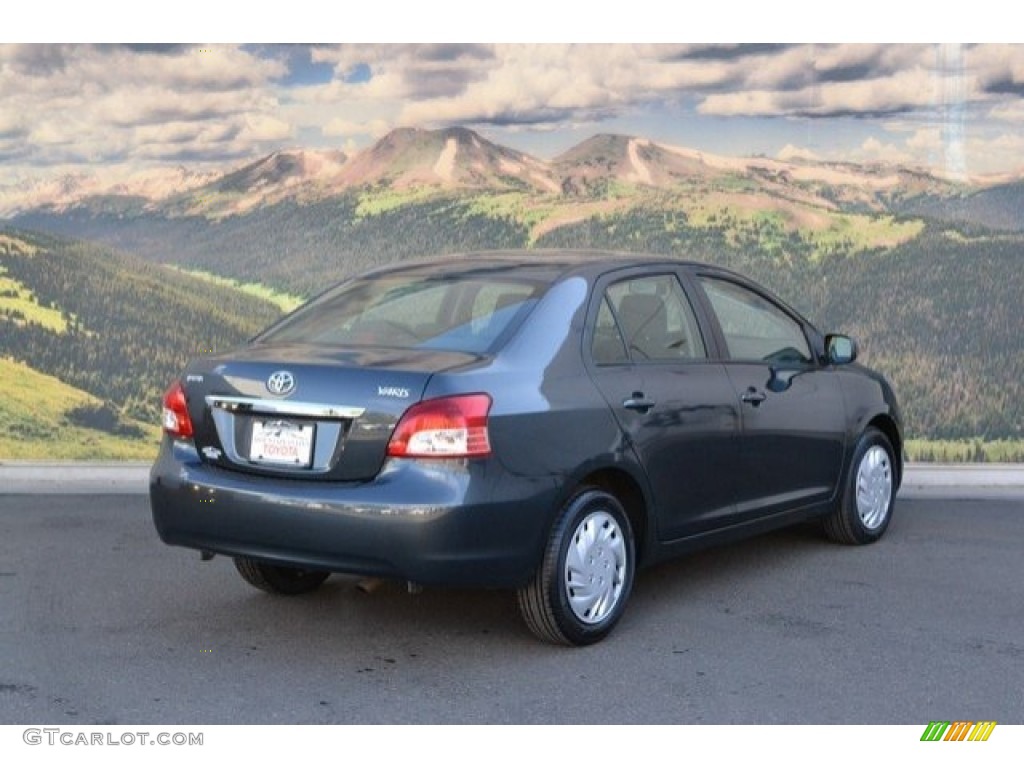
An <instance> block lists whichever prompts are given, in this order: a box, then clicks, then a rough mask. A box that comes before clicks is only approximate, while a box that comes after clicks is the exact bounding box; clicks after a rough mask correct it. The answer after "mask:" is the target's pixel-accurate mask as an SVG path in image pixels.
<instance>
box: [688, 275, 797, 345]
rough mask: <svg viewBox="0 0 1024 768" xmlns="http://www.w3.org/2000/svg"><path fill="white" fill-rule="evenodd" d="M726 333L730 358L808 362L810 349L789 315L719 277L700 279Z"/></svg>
mask: <svg viewBox="0 0 1024 768" xmlns="http://www.w3.org/2000/svg"><path fill="white" fill-rule="evenodd" d="M700 282H701V285H702V286H703V288H704V292H705V293H706V294H707V297H708V299H709V300H710V302H711V307H712V309H713V310H714V312H715V315H716V317H717V318H718V324H719V325H720V326H721V328H722V333H723V334H724V335H725V343H726V345H727V346H728V348H729V357H731V358H733V359H734V360H764V361H768V362H773V363H809V362H811V359H812V358H811V350H810V347H808V345H807V339H806V337H805V336H804V332H803V329H802V328H801V327H800V324H799V323H797V322H796V321H795V320H794V319H793V318H792V317H790V316H789V315H788V314H786V313H785V312H784V311H782V309H780V308H779V307H777V306H776V305H775V304H772V303H771V302H770V301H768V300H767V299H765V298H763V297H762V296H760V295H759V294H757V293H754V292H753V291H751V290H749V289H747V288H744V287H743V286H740V285H737V284H736V283H732V282H729V281H728V280H721V279H718V278H711V277H702V278H701V279H700Z"/></svg>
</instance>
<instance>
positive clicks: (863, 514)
mask: <svg viewBox="0 0 1024 768" xmlns="http://www.w3.org/2000/svg"><path fill="white" fill-rule="evenodd" d="M856 493H857V515H858V516H859V517H860V521H861V522H862V523H863V524H864V527H865V528H867V529H868V530H874V529H876V528H878V527H879V526H880V525H882V523H884V522H885V518H886V516H887V515H888V514H889V504H890V502H891V501H892V466H891V464H890V462H889V454H888V453H887V452H886V450H885V449H884V448H882V447H881V446H878V445H875V446H872V447H871V448H869V449H868V452H867V453H865V454H864V457H863V458H862V459H861V460H860V466H859V467H857V490H856Z"/></svg>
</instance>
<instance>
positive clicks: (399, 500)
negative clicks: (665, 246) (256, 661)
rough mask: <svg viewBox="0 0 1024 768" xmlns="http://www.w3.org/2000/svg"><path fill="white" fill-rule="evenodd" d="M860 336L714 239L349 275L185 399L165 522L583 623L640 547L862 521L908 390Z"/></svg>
mask: <svg viewBox="0 0 1024 768" xmlns="http://www.w3.org/2000/svg"><path fill="white" fill-rule="evenodd" d="M856 356H857V347H856V345H855V343H854V342H853V341H852V340H851V339H850V338H849V337H846V336H842V335H838V334H831V335H822V334H821V333H819V332H818V331H817V330H816V329H815V328H814V327H812V326H811V324H810V323H808V322H807V321H806V320H805V319H804V318H802V317H801V316H800V315H799V314H798V313H797V312H796V311H795V310H793V309H792V308H790V307H789V306H787V305H786V304H784V303H783V302H781V301H780V300H778V299H777V298H775V297H774V296H772V295H771V294H770V293H769V292H767V291H766V290H764V289H763V288H761V287H759V286H757V285H755V284H754V283H752V282H751V281H749V280H746V279H744V278H743V277H741V276H739V275H737V274H734V273H732V272H729V271H726V270H724V269H720V268H717V267H712V266H708V265H705V264H697V263H685V262H679V261H669V260H664V259H658V258H653V257H651V258H645V257H638V256H635V255H625V254H609V253H598V252H564V251H547V252H537V251H531V252H526V253H522V252H497V253H482V254H469V255H463V256H458V257H449V258H446V259H443V260H438V261H433V262H429V263H415V264H402V265H399V266H392V267H389V268H385V269H380V270H378V271H375V272H371V273H369V274H366V275H363V276H360V277H356V278H353V279H350V280H347V281H345V282H343V283H341V284H340V285H338V286H336V287H334V288H332V289H330V290H328V291H326V292H325V293H323V294H322V295H320V296H319V297H318V298H316V299H314V300H312V301H310V302H309V303H308V304H306V305H305V306H303V307H302V308H300V309H298V310H297V311H295V312H294V313H292V314H291V315H288V316H287V317H285V318H284V319H282V320H280V321H279V322H277V323H276V324H275V325H273V326H271V327H270V328H269V329H268V330H266V331H265V332H263V333H262V334H260V335H259V336H257V337H256V338H254V339H253V340H252V341H250V342H249V343H248V344H246V345H244V346H242V347H241V348H239V349H235V350H232V351H230V352H225V353H223V354H217V355H212V356H208V357H203V358H200V359H198V360H195V361H194V362H192V363H191V364H190V365H189V366H188V367H187V368H186V369H185V371H184V372H183V373H182V375H181V378H180V380H178V381H176V382H174V383H173V384H172V385H171V387H170V389H169V390H168V391H167V393H166V395H165V396H164V401H163V429H164V433H165V434H164V438H163V442H162V445H161V448H160V454H159V457H158V458H157V461H156V463H155V465H154V466H153V469H152V473H151V480H150V498H151V504H152V510H153V519H154V521H155V523H156V528H157V531H158V532H159V534H160V537H161V538H162V539H163V540H164V541H165V542H166V543H168V544H174V545H178V546H183V547H190V548H193V549H196V550H200V551H201V552H202V553H203V555H204V557H206V558H208V557H210V556H212V555H213V554H223V555H228V556H230V557H233V558H234V562H235V564H236V566H237V569H238V571H239V573H240V574H241V576H242V577H243V578H244V579H245V580H246V581H247V582H249V583H250V584H252V585H253V586H255V587H257V588H259V589H262V590H265V591H267V592H272V593H278V594H298V593H302V592H307V591H310V590H313V589H316V588H317V587H318V586H319V585H320V584H322V583H323V581H324V580H325V579H326V578H327V577H328V576H329V575H330V574H331V573H346V574H359V575H364V576H369V577H379V578H386V579H396V580H402V581H407V582H409V583H410V584H411V585H449V586H455V585H458V586H470V585H471V586H478V587H496V588H507V589H512V590H516V592H517V594H518V602H519V609H520V612H521V613H522V616H523V618H524V619H525V622H526V624H527V626H528V627H529V628H530V629H531V630H532V631H533V632H534V633H535V634H536V635H537V636H539V637H540V638H542V639H544V640H548V641H551V642H555V643H562V644H569V645H585V644H588V643H593V642H595V641H597V640H600V639H601V638H603V637H604V636H606V635H607V634H608V633H609V632H610V631H611V629H612V628H613V627H614V626H615V624H616V623H617V622H618V621H619V619H620V618H621V617H622V614H623V611H624V610H625V607H626V603H627V600H628V598H629V594H630V589H631V587H632V585H633V578H634V573H635V572H636V570H637V568H638V567H639V566H643V565H649V564H651V563H655V562H658V561H661V560H663V559H665V558H668V557H672V556H675V555H679V554H682V553H685V552H689V551H692V550H694V549H696V548H700V547H705V546H708V545H711V544H716V543H720V542H724V541H727V540H731V539H736V538H738V537H743V536H748V535H752V534H756V533H760V532H763V531H766V530H769V529H772V528H777V527H779V526H784V525H790V524H793V523H796V522H798V521H804V520H809V519H820V520H821V521H822V524H823V529H824V531H825V532H826V533H827V535H828V536H829V537H830V538H832V539H833V540H835V541H838V542H842V543H845V544H867V543H870V542H873V541H875V540H877V539H878V538H879V537H881V536H882V534H883V533H884V532H885V530H886V527H887V526H888V525H889V521H890V519H891V517H892V512H893V501H894V498H895V494H896V490H897V488H898V487H899V484H900V478H901V474H902V467H903V437H902V424H901V417H900V411H899V408H898V406H897V403H896V399H895V397H894V395H893V392H892V389H891V388H890V386H889V385H888V384H887V383H886V381H885V379H884V378H883V377H882V376H880V375H879V374H877V373H875V372H873V371H871V370H869V369H867V368H865V367H863V366H861V365H859V364H858V363H856V362H855V359H856Z"/></svg>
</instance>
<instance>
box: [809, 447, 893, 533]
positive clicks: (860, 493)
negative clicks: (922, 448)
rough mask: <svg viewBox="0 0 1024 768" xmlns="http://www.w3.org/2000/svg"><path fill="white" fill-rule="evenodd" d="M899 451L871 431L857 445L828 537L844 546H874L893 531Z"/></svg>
mask: <svg viewBox="0 0 1024 768" xmlns="http://www.w3.org/2000/svg"><path fill="white" fill-rule="evenodd" d="M894 457H895V451H893V448H892V443H890V442H889V438H888V437H886V436H885V435H884V434H883V433H882V432H880V431H879V430H877V429H875V428H874V427H869V428H868V429H867V430H865V432H864V434H863V435H861V437H860V440H859V441H858V442H857V448H856V450H855V451H854V454H853V462H852V463H851V464H850V472H849V474H848V475H847V478H846V485H845V488H844V489H843V495H842V498H841V499H840V501H839V506H838V507H837V508H836V510H835V511H834V512H833V513H832V514H831V515H829V516H828V517H827V518H825V533H826V534H827V535H828V537H829V538H830V539H832V540H833V541H837V542H839V543H841V544H870V543H871V542H873V541H877V540H878V539H880V538H881V537H882V534H883V533H885V529H886V528H888V527H889V521H890V520H891V519H892V510H893V504H894V502H895V498H896V470H895V458H894Z"/></svg>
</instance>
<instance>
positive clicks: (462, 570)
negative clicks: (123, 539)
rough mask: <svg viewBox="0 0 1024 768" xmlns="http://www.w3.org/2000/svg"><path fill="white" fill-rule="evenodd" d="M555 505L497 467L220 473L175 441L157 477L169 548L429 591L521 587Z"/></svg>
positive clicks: (549, 488)
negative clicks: (309, 474) (338, 473)
mask: <svg viewBox="0 0 1024 768" xmlns="http://www.w3.org/2000/svg"><path fill="white" fill-rule="evenodd" d="M556 501H557V486H556V484H555V482H554V481H553V479H546V480H538V479H535V478H533V479H531V478H516V477H513V476H511V475H509V474H508V473H507V472H505V471H504V470H503V469H502V468H501V465H500V464H499V463H498V462H496V461H493V460H483V461H480V460H475V461H468V462H467V461H417V460H412V459H390V460H388V461H387V463H386V464H385V466H384V468H383V469H382V471H381V472H380V474H379V475H378V476H377V477H376V478H375V479H374V480H372V481H369V482H363V483H331V482H326V481H304V480H290V479H281V478H273V477H264V476H259V475H251V474H246V473H242V472H234V471H230V470H224V469H220V468H217V467H213V466H210V465H208V464H205V463H203V462H202V461H201V460H200V459H199V456H198V455H197V453H196V452H195V449H194V448H193V447H192V446H191V444H189V443H184V442H172V441H171V440H170V439H168V438H165V439H164V443H163V445H162V447H161V450H160V455H159V457H158V459H157V461H156V464H154V466H153V469H152V470H151V472H150V505H151V507H152V511H153V522H154V523H155V525H156V529H157V532H158V533H159V534H160V538H161V539H162V540H163V541H164V542H165V543H167V544H173V545H177V546H183V547H190V548H193V549H200V550H208V551H211V552H217V553H219V554H225V555H234V556H237V555H241V556H245V557H253V558H259V559H262V560H266V561H268V562H272V563H276V564H280V565H291V566H296V567H303V568H312V569H320V570H328V571H335V572H341V573H353V574H361V575H367V576H380V577H384V578H396V579H403V580H409V581H414V582H419V583H422V584H446V585H459V586H481V587H509V588H516V587H520V586H523V585H524V584H526V582H527V581H529V579H530V577H531V576H532V574H533V572H534V570H535V569H536V567H537V564H538V563H539V561H540V557H541V553H542V551H543V546H544V542H545V541H546V539H547V533H548V527H549V525H550V521H551V517H552V514H553V512H554V505H555V503H556Z"/></svg>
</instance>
